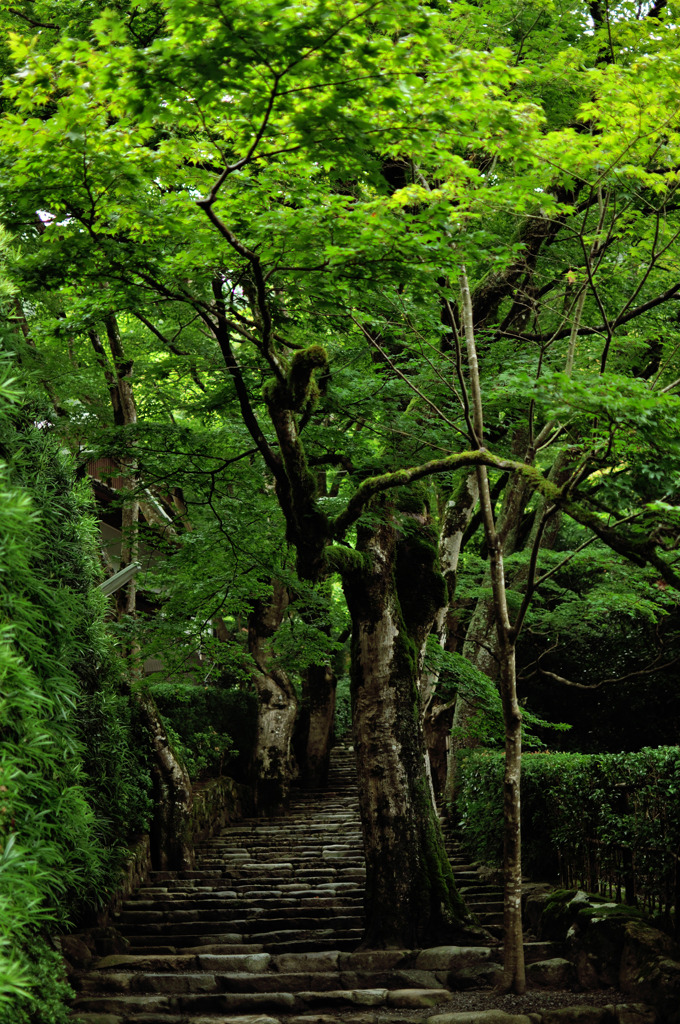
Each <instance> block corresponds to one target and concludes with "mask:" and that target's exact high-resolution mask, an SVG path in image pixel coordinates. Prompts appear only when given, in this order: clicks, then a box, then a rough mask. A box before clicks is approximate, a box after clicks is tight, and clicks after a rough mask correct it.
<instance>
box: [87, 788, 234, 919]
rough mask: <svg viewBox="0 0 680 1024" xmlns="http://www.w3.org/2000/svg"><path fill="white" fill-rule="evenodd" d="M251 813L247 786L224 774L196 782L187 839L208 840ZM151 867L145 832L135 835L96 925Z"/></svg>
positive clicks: (149, 847) (118, 903)
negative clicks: (112, 890) (117, 881)
mask: <svg viewBox="0 0 680 1024" xmlns="http://www.w3.org/2000/svg"><path fill="white" fill-rule="evenodd" d="M252 813H253V795H252V790H251V788H250V786H244V785H242V784H241V783H239V782H234V780H233V779H230V778H227V777H226V776H223V777H221V778H218V779H208V781H207V782H199V783H196V784H195V785H194V804H193V810H192V814H191V820H190V824H189V834H190V841H191V843H192V844H195V843H199V842H202V841H203V840H204V839H209V838H210V836H213V835H215V834H216V833H217V832H219V830H220V829H221V828H224V826H225V825H228V824H229V822H231V821H238V820H239V819H240V818H242V817H244V816H245V815H247V814H252ZM151 869H152V863H151V842H150V838H149V836H148V835H143V836H139V837H138V838H137V839H136V840H135V841H134V842H133V843H132V845H131V846H130V852H129V855H128V857H127V859H126V862H125V865H124V867H123V868H122V870H121V877H120V882H119V884H118V888H117V889H116V892H115V893H114V895H113V896H112V897H111V899H110V900H109V902H108V904H107V906H106V907H105V908H104V909H103V910H101V911H100V912H99V913H98V914H97V925H98V926H99V927H104V926H107V925H108V924H109V923H110V921H111V918H112V916H113V915H114V914H116V913H117V912H118V911H119V910H120V907H121V904H122V902H123V900H124V899H125V897H126V896H129V895H130V893H131V892H133V891H134V890H135V889H136V888H137V886H139V885H143V884H144V883H145V882H146V881H147V880H148V878H149V872H150V871H151Z"/></svg>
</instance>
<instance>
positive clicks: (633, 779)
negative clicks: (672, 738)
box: [459, 746, 680, 901]
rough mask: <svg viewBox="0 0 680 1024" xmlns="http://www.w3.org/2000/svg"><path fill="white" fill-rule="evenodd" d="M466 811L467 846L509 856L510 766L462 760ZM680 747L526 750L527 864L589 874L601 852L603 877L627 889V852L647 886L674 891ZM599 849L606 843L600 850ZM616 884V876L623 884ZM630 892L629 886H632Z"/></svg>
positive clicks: (495, 759) (537, 873)
mask: <svg viewBox="0 0 680 1024" xmlns="http://www.w3.org/2000/svg"><path fill="white" fill-rule="evenodd" d="M461 776H462V784H461V792H460V799H459V811H460V814H461V829H462V834H463V836H464V840H465V843H466V845H467V847H468V848H469V850H470V851H471V853H472V854H473V855H474V856H475V857H477V858H478V859H479V860H481V861H483V862H485V863H487V864H490V865H493V866H495V867H500V866H502V863H503V796H502V786H501V782H502V777H503V763H502V757H501V756H500V755H499V754H496V753H492V752H490V751H471V752H470V753H468V754H466V756H465V757H464V758H463V760H462V764H461ZM679 787H680V750H679V749H678V748H677V747H676V746H674V747H660V748H655V749H652V748H644V749H643V750H639V751H636V752H634V753H621V754H566V753H554V752H551V751H545V752H540V753H531V754H526V755H525V756H524V758H523V772H522V828H523V836H524V845H523V853H524V863H525V866H526V869H527V872H528V873H529V874H530V875H531V876H532V877H533V878H536V879H540V878H544V879H547V880H556V879H558V877H559V875H560V871H562V872H563V879H565V880H568V879H569V872H570V871H571V870H573V871H574V873H575V875H576V876H577V877H579V878H580V879H584V877H585V876H586V875H587V870H588V868H587V865H588V858H589V857H592V856H594V854H595V852H597V859H598V870H599V871H600V872H601V874H600V876H599V877H598V876H597V874H596V873H595V875H594V878H595V881H596V882H599V881H600V879H602V880H603V881H608V880H611V879H617V881H618V885H619V887H620V888H621V887H622V877H621V875H622V872H621V867H620V852H621V850H625V851H628V852H629V853H630V855H631V858H630V861H629V863H630V865H631V869H632V865H633V864H634V865H635V875H636V876H637V878H638V880H639V881H640V889H641V890H642V891H643V892H644V893H645V895H646V897H647V898H649V897H650V896H651V895H654V896H655V897H656V898H657V899H659V900H660V901H661V900H664V899H665V896H666V894H667V893H669V892H671V893H674V891H675V878H676V868H675V865H676V854H677V851H678V850H679V849H680V809H679V805H678V791H679ZM596 848H597V850H596ZM615 889H616V883H615ZM619 895H620V897H621V898H623V897H622V896H621V891H620V892H619ZM624 895H625V893H624Z"/></svg>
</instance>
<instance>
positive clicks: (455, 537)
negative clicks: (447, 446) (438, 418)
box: [421, 472, 479, 797]
mask: <svg viewBox="0 0 680 1024" xmlns="http://www.w3.org/2000/svg"><path fill="white" fill-rule="evenodd" d="M478 499H479V488H478V486H477V475H476V473H469V472H468V473H464V474H461V475H460V480H459V483H458V487H457V489H456V490H455V491H454V493H453V495H452V497H451V498H450V500H449V501H447V503H446V507H445V509H444V515H443V517H442V525H441V529H440V532H439V562H440V567H441V571H442V574H443V576H444V579H445V581H446V590H447V598H446V602H445V603H444V604H443V605H442V607H441V608H440V609H439V610H438V612H437V614H436V616H435V621H434V624H433V628H432V632H433V633H435V634H436V635H437V636H438V638H439V643H440V646H441V647H442V648H443V649H445V650H446V649H449V646H450V645H449V635H448V634H449V625H450V623H451V617H450V609H451V606H452V604H453V601H454V598H455V593H456V581H457V576H458V560H459V558H460V552H461V548H462V544H463V535H464V533H465V530H466V528H467V526H468V524H469V522H470V519H471V518H472V514H473V512H474V509H475V505H476V504H477V501H478ZM438 682H439V674H438V673H437V672H433V671H426V672H424V673H423V676H422V680H421V701H422V706H423V731H424V734H425V737H426V749H427V755H428V768H429V772H430V778H431V781H432V786H433V792H434V795H435V797H436V796H437V795H438V794H439V793H441V792H442V791H443V789H444V788H445V783H444V784H443V785H442V783H441V782H440V776H441V775H442V774H443V773H442V772H441V771H438V770H437V767H435V766H438V765H439V764H440V763H442V762H444V761H445V760H446V759H447V756H448V751H449V749H450V742H449V743H446V742H445V740H446V737H445V734H444V731H443V730H442V729H441V728H437V727H436V725H435V719H440V720H441V710H440V709H439V713H438V708H437V703H436V701H435V695H436V689H437V683H438ZM442 741H444V743H443V744H442ZM430 743H432V746H430ZM440 746H441V749H439V747H440Z"/></svg>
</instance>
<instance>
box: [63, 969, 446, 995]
mask: <svg viewBox="0 0 680 1024" xmlns="http://www.w3.org/2000/svg"><path fill="white" fill-rule="evenodd" d="M445 981H446V978H445V977H444V976H442V977H441V978H438V977H437V976H436V974H435V973H434V972H428V971H418V970H415V969H410V970H409V969H405V970H395V969H391V970H382V971H308V972H304V973H296V974H286V973H280V972H264V973H254V972H252V971H251V972H240V973H239V972H236V973H209V972H206V971H194V972H191V973H189V972H174V971H173V972H170V971H165V972H160V973H153V972H151V971H95V972H89V973H88V974H85V975H83V976H82V977H80V978H79V979H78V984H77V987H78V990H79V991H80V993H81V995H83V996H85V995H98V996H105V995H111V994H114V993H115V994H122V995H139V994H142V993H150V994H152V995H161V994H172V995H186V994H192V993H233V992H244V993H247V992H307V991H309V992H331V991H336V990H356V989H375V988H385V989H388V990H390V989H403V988H410V989H430V990H432V989H443V988H444V987H445Z"/></svg>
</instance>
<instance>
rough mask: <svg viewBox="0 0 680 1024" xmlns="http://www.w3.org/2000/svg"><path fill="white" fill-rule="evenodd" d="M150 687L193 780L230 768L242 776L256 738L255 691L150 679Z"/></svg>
mask: <svg viewBox="0 0 680 1024" xmlns="http://www.w3.org/2000/svg"><path fill="white" fill-rule="evenodd" d="M149 691H150V693H151V695H152V697H153V698H154V700H155V702H156V706H157V707H158V710H159V711H160V713H161V714H162V716H163V720H164V722H165V726H166V729H167V730H168V736H169V738H170V741H171V742H172V745H173V748H174V750H175V752H176V753H177V754H178V756H179V757H181V758H182V760H183V761H184V763H185V764H186V766H187V769H188V771H189V774H190V775H191V777H192V779H198V778H205V777H207V776H210V775H220V774H221V773H222V771H223V770H224V768H226V767H227V766H228V767H229V771H230V773H231V774H233V775H235V776H236V777H239V776H240V775H241V774H242V772H243V771H244V770H245V766H246V764H247V761H248V758H249V756H250V752H251V750H252V747H253V743H254V742H255V730H256V728H257V710H258V706H257V697H256V696H255V694H254V693H251V692H250V691H247V690H225V689H223V688H222V687H219V686H209V685H197V684H195V683H150V684H149Z"/></svg>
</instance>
